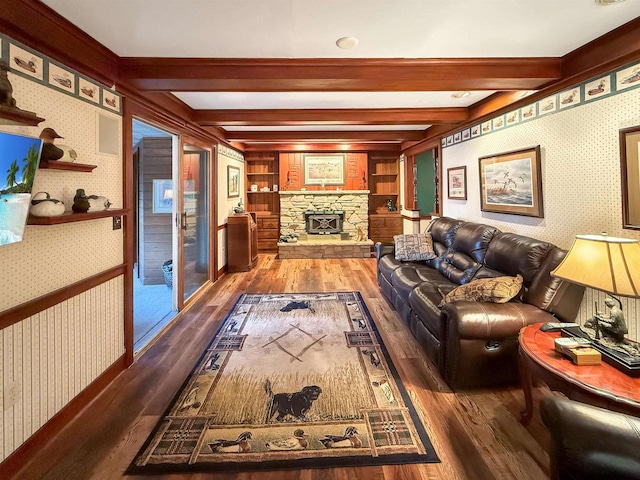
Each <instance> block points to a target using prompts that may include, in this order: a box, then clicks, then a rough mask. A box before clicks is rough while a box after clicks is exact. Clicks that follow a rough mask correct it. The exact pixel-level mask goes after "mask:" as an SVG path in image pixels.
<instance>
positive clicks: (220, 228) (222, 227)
mask: <svg viewBox="0 0 640 480" xmlns="http://www.w3.org/2000/svg"><path fill="white" fill-rule="evenodd" d="M226 229H227V224H226V223H223V224H222V225H218V227H217V228H216V231H218V232H219V231H220V230H226Z"/></svg>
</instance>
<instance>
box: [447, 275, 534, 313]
mask: <svg viewBox="0 0 640 480" xmlns="http://www.w3.org/2000/svg"><path fill="white" fill-rule="evenodd" d="M521 288H522V275H518V276H516V277H495V278H481V279H479V280H473V281H471V282H469V283H466V284H464V285H460V286H458V287H456V288H454V289H453V290H451V291H450V292H449V293H447V294H446V295H445V296H444V298H443V299H442V301H441V302H440V305H438V306H439V307H442V306H443V305H444V304H445V303H451V302H455V301H456V300H471V301H476V302H492V303H507V302H508V301H509V300H511V299H512V298H513V297H515V296H516V295H517V294H518V292H519V291H520V289H521Z"/></svg>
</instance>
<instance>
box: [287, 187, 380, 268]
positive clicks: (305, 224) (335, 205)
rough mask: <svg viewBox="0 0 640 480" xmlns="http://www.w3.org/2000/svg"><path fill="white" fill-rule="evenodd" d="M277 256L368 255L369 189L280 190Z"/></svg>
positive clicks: (334, 256)
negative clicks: (293, 237) (289, 238)
mask: <svg viewBox="0 0 640 480" xmlns="http://www.w3.org/2000/svg"><path fill="white" fill-rule="evenodd" d="M279 193H280V235H289V234H292V233H297V234H299V235H300V238H299V241H297V242H292V243H287V242H280V243H278V254H279V256H280V258H352V257H370V256H371V246H372V245H373V242H372V241H371V240H369V191H368V190H344V191H338V190H308V191H280V192H279Z"/></svg>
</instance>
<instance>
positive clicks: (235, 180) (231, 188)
mask: <svg viewBox="0 0 640 480" xmlns="http://www.w3.org/2000/svg"><path fill="white" fill-rule="evenodd" d="M239 196H240V169H239V168H238V167H232V166H231V165H228V166H227V198H233V197H239Z"/></svg>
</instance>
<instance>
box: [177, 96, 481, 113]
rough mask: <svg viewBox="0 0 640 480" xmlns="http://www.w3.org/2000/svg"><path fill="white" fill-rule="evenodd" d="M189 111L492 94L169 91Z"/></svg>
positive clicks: (458, 101) (458, 102)
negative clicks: (196, 109) (189, 108)
mask: <svg viewBox="0 0 640 480" xmlns="http://www.w3.org/2000/svg"><path fill="white" fill-rule="evenodd" d="M172 93H173V94H174V95H175V96H176V97H178V98H179V99H180V100H182V101H183V102H184V103H186V104H187V105H189V106H190V107H191V108H204V109H213V110H219V109H223V110H224V109H231V110H243V109H265V108H283V107H282V105H287V107H286V108H313V109H320V108H412V107H413V108H422V107H468V106H469V105H472V104H474V103H476V102H477V101H479V100H482V99H483V98H485V97H488V96H489V95H491V94H492V93H494V92H470V93H471V95H469V96H468V97H465V98H452V97H451V94H452V93H453V92H172Z"/></svg>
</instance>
